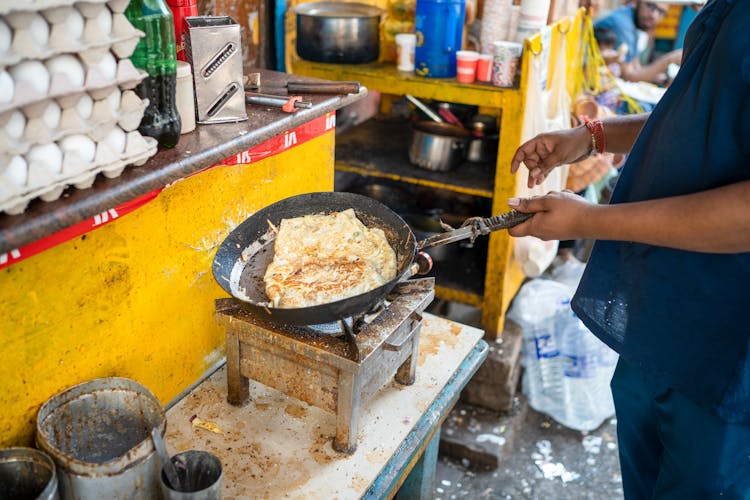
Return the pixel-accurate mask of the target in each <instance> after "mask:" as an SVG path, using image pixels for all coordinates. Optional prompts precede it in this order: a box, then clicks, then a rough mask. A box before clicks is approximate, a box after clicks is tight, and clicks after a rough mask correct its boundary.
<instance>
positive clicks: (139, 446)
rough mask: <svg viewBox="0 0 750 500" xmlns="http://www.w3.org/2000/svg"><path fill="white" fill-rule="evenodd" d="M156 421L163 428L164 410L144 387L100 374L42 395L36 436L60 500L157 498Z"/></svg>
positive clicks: (158, 481)
mask: <svg viewBox="0 0 750 500" xmlns="http://www.w3.org/2000/svg"><path fill="white" fill-rule="evenodd" d="M157 426H158V427H159V428H160V429H161V430H162V432H164V430H165V427H166V419H165V414H164V409H163V408H162V406H161V404H160V403H159V401H158V400H157V399H156V397H155V396H154V395H153V394H151V392H150V391H149V390H148V389H146V388H145V387H144V386H143V385H141V384H139V383H138V382H135V381H133V380H130V379H126V378H117V377H111V378H101V379H96V380H91V381H88V382H84V383H82V384H79V385H76V386H73V387H71V388H69V389H67V390H65V391H63V392H61V393H59V394H57V395H55V396H53V397H51V398H50V399H48V400H47V401H46V402H45V403H44V404H43V405H42V407H41V408H40V409H39V413H38V414H37V423H36V430H37V434H36V441H37V446H38V448H39V449H41V450H43V451H44V452H46V453H47V454H49V455H50V456H51V457H52V459H53V460H54V461H55V464H56V465H57V475H58V480H59V484H60V496H61V497H62V498H64V499H68V498H70V499H73V498H75V499H77V500H78V499H89V498H91V499H99V498H108V499H117V498H129V499H133V498H159V491H160V479H159V473H160V467H159V466H160V464H159V460H158V457H157V455H156V453H155V448H154V444H153V441H152V440H151V429H153V428H154V427H157Z"/></svg>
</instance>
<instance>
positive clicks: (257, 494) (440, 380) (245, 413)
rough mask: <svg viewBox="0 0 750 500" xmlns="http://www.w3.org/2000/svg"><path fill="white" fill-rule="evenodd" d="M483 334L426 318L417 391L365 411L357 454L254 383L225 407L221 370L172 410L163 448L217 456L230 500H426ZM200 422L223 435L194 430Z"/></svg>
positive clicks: (298, 408)
mask: <svg viewBox="0 0 750 500" xmlns="http://www.w3.org/2000/svg"><path fill="white" fill-rule="evenodd" d="M483 334H484V332H483V331H482V330H478V329H476V328H472V327H469V326H466V325H462V324H459V323H455V322H452V321H449V320H446V319H442V318H439V317H436V316H433V315H430V314H425V316H424V324H423V327H422V333H421V335H420V342H419V361H418V367H417V377H416V382H415V383H414V385H411V386H402V385H399V384H397V383H395V382H391V383H390V384H387V385H386V386H385V387H384V388H383V389H382V390H381V391H380V392H379V393H377V394H376V395H375V396H374V397H373V398H372V399H371V400H370V401H369V402H367V404H366V405H365V406H364V408H363V411H362V415H361V417H360V431H359V435H358V442H357V451H356V452H355V453H353V454H352V455H346V454H342V453H337V452H336V451H334V450H333V448H332V447H331V439H332V437H333V435H334V434H335V429H336V416H335V415H334V414H332V413H327V412H325V411H323V410H321V409H319V408H316V407H314V406H310V405H307V404H306V403H303V402H301V401H299V400H296V399H294V398H291V397H288V396H286V395H284V394H282V393H281V392H279V391H276V390H275V389H271V388H268V387H266V386H264V385H262V384H260V383H257V382H251V383H250V399H251V401H250V402H249V403H248V404H247V405H246V406H244V407H241V408H238V407H235V406H232V405H230V404H229V403H227V401H226V395H227V385H226V370H225V368H223V367H222V368H220V369H219V370H217V371H216V372H215V373H213V374H212V375H211V376H209V377H208V378H207V379H206V380H204V381H203V382H201V383H200V384H199V385H198V386H197V387H195V388H194V389H192V390H191V391H190V392H188V393H187V394H186V395H184V397H181V398H180V399H179V400H178V401H177V402H176V403H175V404H174V405H173V406H172V407H171V408H170V409H169V410H168V411H167V435H166V441H167V446H168V448H169V450H170V453H172V454H175V453H177V452H180V451H184V450H188V449H199V450H207V451H211V452H212V453H214V454H215V455H217V456H218V457H219V458H220V459H221V461H222V464H223V467H224V482H223V488H222V493H223V496H224V497H225V498H315V499H318V498H360V497H363V498H382V497H387V496H392V495H393V494H395V493H396V492H397V491H398V489H399V487H401V491H400V494H402V495H404V497H408V498H429V497H431V495H432V488H433V484H432V483H433V479H434V472H435V464H436V460H437V451H438V450H437V448H438V442H439V437H440V425H441V424H442V422H443V420H444V419H445V417H446V416H447V414H448V411H449V410H450V409H451V408H452V407H453V405H454V403H455V402H456V400H457V399H458V396H459V394H460V392H461V390H462V389H463V387H464V386H465V385H466V383H467V382H468V381H469V379H470V378H471V376H472V375H473V374H474V372H475V371H476V370H477V369H478V368H479V366H480V365H481V363H482V362H483V361H484V359H485V358H486V356H487V350H488V347H487V344H486V342H485V341H484V340H482V337H483ZM194 415H196V416H198V417H199V418H200V419H202V420H204V421H209V422H212V423H214V424H216V425H217V426H218V427H219V428H220V429H221V430H222V431H223V433H222V434H218V433H213V432H210V431H207V430H205V429H203V428H199V427H196V426H194V425H193V424H191V422H190V419H191V417H192V416H194ZM402 485H403V486H402Z"/></svg>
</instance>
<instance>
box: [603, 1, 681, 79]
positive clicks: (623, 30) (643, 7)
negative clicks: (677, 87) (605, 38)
mask: <svg viewBox="0 0 750 500" xmlns="http://www.w3.org/2000/svg"><path fill="white" fill-rule="evenodd" d="M667 9H668V5H667V4H666V3H662V2H660V1H659V0H655V1H650V2H646V1H644V0H635V2H634V3H631V4H627V5H623V6H622V7H619V8H617V9H615V10H613V11H612V12H611V13H609V14H608V15H606V16H604V17H603V18H601V19H599V20H597V21H596V22H595V23H594V28H595V29H597V28H599V29H608V30H611V31H612V32H614V34H615V36H616V38H617V43H616V46H617V47H619V46H621V45H624V46H625V47H627V52H625V54H624V56H622V61H621V62H618V63H617V64H618V65H619V67H620V77H621V78H622V79H623V80H628V81H631V82H639V81H646V82H653V83H660V82H662V81H663V80H665V79H666V73H667V68H668V67H669V65H670V64H680V60H681V59H682V49H677V50H673V51H671V52H668V53H667V54H664V55H662V56H660V57H658V58H656V59H655V60H654V61H652V62H650V63H649V64H646V65H641V60H640V57H641V53H642V52H643V51H642V50H639V48H638V47H639V43H638V41H639V36H641V34H643V35H642V36H644V37H646V38H648V39H649V40H651V39H652V38H653V31H654V28H655V27H656V25H657V24H658V23H659V21H661V19H662V18H663V17H664V16H665V15H666V13H667Z"/></svg>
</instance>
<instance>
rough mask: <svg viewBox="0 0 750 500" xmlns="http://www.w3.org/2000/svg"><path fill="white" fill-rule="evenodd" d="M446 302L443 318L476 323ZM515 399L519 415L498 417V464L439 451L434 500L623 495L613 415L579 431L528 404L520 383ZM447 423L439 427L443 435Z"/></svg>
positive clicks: (612, 499) (613, 498) (609, 498)
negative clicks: (481, 463)
mask: <svg viewBox="0 0 750 500" xmlns="http://www.w3.org/2000/svg"><path fill="white" fill-rule="evenodd" d="M447 305H448V306H449V307H447V308H444V310H442V311H440V312H442V313H443V315H445V316H446V317H448V318H450V319H453V320H455V321H459V322H462V323H466V324H471V325H477V324H478V323H479V313H478V311H477V310H474V309H473V308H470V307H468V306H462V305H460V304H454V303H449V304H447ZM517 398H518V401H520V402H521V403H520V404H521V405H522V406H523V410H521V411H519V413H520V415H519V416H518V417H512V416H510V417H508V416H505V417H501V418H500V420H499V421H500V422H502V424H501V425H502V426H507V427H508V429H507V430H505V431H502V430H501V431H500V434H502V435H503V440H504V441H505V444H504V445H503V446H507V448H504V449H502V450H501V452H500V453H498V463H499V465H498V467H497V468H495V469H491V470H487V469H484V470H482V468H481V467H479V466H478V465H477V464H472V463H470V462H469V460H468V459H466V458H463V459H459V458H453V457H448V456H446V455H445V454H441V455H440V456H439V458H438V464H437V471H436V480H435V487H434V499H435V500H449V499H457V498H468V499H508V500H511V499H529V500H585V499H591V500H621V499H622V498H623V491H622V479H621V477H620V463H619V457H618V450H617V420H616V418H615V417H612V418H610V419H608V420H606V421H605V422H604V423H603V424H602V425H601V426H600V427H599V428H597V429H595V430H594V431H591V432H588V433H584V432H580V431H576V430H572V429H569V428H567V427H564V426H562V425H560V424H558V423H557V422H556V421H555V420H553V419H552V418H551V417H548V416H547V415H544V414H542V413H539V412H537V411H535V410H533V409H532V408H530V407H527V405H526V403H525V398H524V396H523V395H522V394H521V389H520V387H519V389H518V392H517ZM518 401H517V402H518ZM514 406H517V405H514ZM516 411H517V410H514V413H515V412H516ZM454 416H455V415H454ZM449 418H450V417H449ZM464 418H470V415H469V416H465V417H464ZM513 419H515V420H513ZM446 426H447V424H444V425H443V433H444V435H445V432H446ZM469 427H471V426H470V424H469Z"/></svg>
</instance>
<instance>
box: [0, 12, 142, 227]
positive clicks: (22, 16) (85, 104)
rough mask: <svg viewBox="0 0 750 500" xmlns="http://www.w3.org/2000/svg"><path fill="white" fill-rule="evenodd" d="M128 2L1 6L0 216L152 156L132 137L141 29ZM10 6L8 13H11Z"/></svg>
mask: <svg viewBox="0 0 750 500" xmlns="http://www.w3.org/2000/svg"><path fill="white" fill-rule="evenodd" d="M128 2H129V0H109V1H105V0H87V1H85V2H80V1H79V2H73V1H66V0H36V1H34V0H31V1H28V2H25V3H22V2H17V1H9V0H0V212H5V213H8V214H20V213H23V212H24V211H25V210H26V207H27V206H28V204H29V202H30V201H31V200H33V199H35V198H41V199H42V200H44V201H54V200H56V199H58V198H59V197H60V196H61V195H62V193H63V191H65V189H66V188H68V187H69V186H74V187H75V188H78V189H86V188H89V187H91V185H92V184H93V183H94V180H95V178H96V176H97V175H98V174H99V173H101V174H103V175H104V176H106V177H109V178H114V177H117V176H119V175H120V174H121V173H122V172H123V170H124V169H125V168H126V167H127V166H128V165H142V164H143V163H145V162H146V161H147V160H148V159H149V158H150V157H151V156H153V155H154V154H155V153H156V150H157V141H156V140H155V139H153V138H151V137H144V136H142V135H141V134H140V132H138V126H139V124H140V122H141V118H143V113H144V112H145V110H146V106H147V105H148V101H147V100H145V99H141V98H139V97H138V96H137V95H136V93H135V91H134V90H133V89H135V87H136V86H137V85H138V84H139V83H140V82H141V81H142V80H143V79H144V78H145V77H146V76H147V74H146V73H145V72H144V71H142V70H139V69H137V68H136V67H135V66H133V63H132V62H131V60H130V59H129V58H130V56H131V55H132V54H133V51H134V50H135V47H136V45H137V43H138V40H139V38H140V37H142V36H143V33H142V32H141V31H138V30H137V29H135V28H134V27H133V26H132V24H130V22H129V21H128V19H127V18H126V17H125V15H124V11H125V8H126V7H127V5H128ZM11 4H12V5H11Z"/></svg>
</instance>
